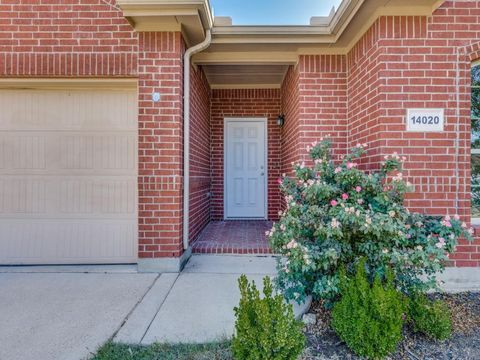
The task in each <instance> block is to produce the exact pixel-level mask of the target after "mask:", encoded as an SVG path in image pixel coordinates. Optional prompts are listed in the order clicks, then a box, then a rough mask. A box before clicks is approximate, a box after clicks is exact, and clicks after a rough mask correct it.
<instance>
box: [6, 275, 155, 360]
mask: <svg viewBox="0 0 480 360" xmlns="http://www.w3.org/2000/svg"><path fill="white" fill-rule="evenodd" d="M62 269H63V270H62ZM79 269H85V268H84V267H83V268H82V267H80V268H79ZM111 269H114V270H112V271H114V272H109V268H108V267H107V268H102V270H101V271H103V273H95V272H93V273H75V272H70V273H69V272H59V271H75V268H71V267H56V268H55V267H51V268H7V267H6V268H1V267H0V339H1V340H0V342H1V345H0V359H1V360H14V359H15V360H30V359H31V360H34V359H35V360H38V359H42V360H79V359H85V358H87V357H89V355H91V354H92V353H94V352H95V350H96V349H97V348H98V347H99V346H100V345H102V344H103V343H104V342H105V341H107V340H108V339H110V338H111V337H112V336H113V335H114V334H115V333H116V332H117V331H118V329H119V328H120V327H121V325H122V323H123V322H124V320H125V319H126V317H127V316H128V315H129V313H130V312H131V311H132V310H133V308H134V307H135V306H136V305H137V303H138V302H140V301H141V300H142V298H143V297H144V295H145V294H146V293H147V292H148V290H149V289H150V287H151V286H152V284H153V283H154V282H155V280H156V279H157V277H158V275H157V274H138V273H135V268H133V269H132V271H130V270H129V268H128V267H123V268H115V267H111ZM119 269H120V272H118V270H119ZM87 270H88V269H87ZM28 271H34V272H30V273H29V272H28ZM42 271H45V272H42ZM90 271H91V270H90ZM105 271H107V273H105Z"/></svg>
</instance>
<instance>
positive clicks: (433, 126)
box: [406, 109, 445, 132]
mask: <svg viewBox="0 0 480 360" xmlns="http://www.w3.org/2000/svg"><path fill="white" fill-rule="evenodd" d="M406 120H407V131H415V132H442V131H443V125H444V123H445V111H444V109H407V119H406Z"/></svg>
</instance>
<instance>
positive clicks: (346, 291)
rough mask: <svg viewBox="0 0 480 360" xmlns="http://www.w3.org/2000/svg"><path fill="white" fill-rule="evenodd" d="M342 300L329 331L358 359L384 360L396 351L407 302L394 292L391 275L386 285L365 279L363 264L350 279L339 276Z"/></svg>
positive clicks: (334, 309)
mask: <svg viewBox="0 0 480 360" xmlns="http://www.w3.org/2000/svg"><path fill="white" fill-rule="evenodd" d="M340 288H341V293H342V297H341V299H340V301H338V302H337V303H336V304H335V305H334V307H333V311H332V327H333V329H334V330H335V332H336V333H337V335H338V336H339V337H340V338H341V339H342V340H343V341H344V342H345V343H346V344H347V345H348V347H349V348H350V349H351V350H352V351H353V352H355V353H356V354H357V355H360V356H364V357H367V358H369V359H383V358H384V357H385V356H387V355H388V354H390V353H392V352H393V351H395V349H396V348H397V345H398V343H399V342H400V340H401V338H402V327H403V317H404V313H405V310H406V298H405V296H404V295H403V294H402V293H400V292H399V291H398V290H396V289H395V286H394V284H393V276H392V273H391V271H389V270H387V274H386V279H385V282H382V281H381V280H380V276H378V275H377V276H376V277H375V280H374V282H373V284H372V285H370V282H369V281H368V279H367V274H366V271H365V260H362V261H361V262H360V263H359V264H358V266H357V272H356V274H355V276H353V277H347V276H346V275H341V280H340Z"/></svg>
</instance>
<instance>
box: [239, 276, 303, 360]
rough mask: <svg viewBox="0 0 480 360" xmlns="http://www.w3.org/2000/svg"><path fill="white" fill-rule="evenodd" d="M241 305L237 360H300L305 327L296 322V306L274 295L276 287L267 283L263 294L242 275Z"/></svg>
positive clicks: (264, 281) (268, 279)
mask: <svg viewBox="0 0 480 360" xmlns="http://www.w3.org/2000/svg"><path fill="white" fill-rule="evenodd" d="M238 284H239V287H240V295H241V298H240V304H239V306H238V307H235V309H234V311H235V316H236V322H235V330H236V334H235V336H234V338H233V341H232V352H233V355H234V358H235V359H236V360H296V359H297V358H298V356H299V355H300V353H301V352H302V350H303V348H304V346H305V337H304V335H303V333H302V328H303V325H302V323H301V322H300V321H297V320H295V316H294V314H293V308H292V305H289V304H286V303H285V300H284V298H283V296H282V295H280V294H277V295H275V296H274V295H272V293H273V290H272V284H271V282H270V278H269V277H268V276H267V277H265V278H264V279H263V294H264V297H263V298H260V292H259V291H258V290H257V288H256V286H255V282H252V284H249V283H248V280H247V277H246V276H245V275H242V276H241V277H240V278H239V279H238Z"/></svg>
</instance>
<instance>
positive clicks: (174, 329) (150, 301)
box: [114, 255, 275, 344]
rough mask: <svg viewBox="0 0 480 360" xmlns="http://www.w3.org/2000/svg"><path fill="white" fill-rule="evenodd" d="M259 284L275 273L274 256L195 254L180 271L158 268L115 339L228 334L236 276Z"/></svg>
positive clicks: (198, 338)
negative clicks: (151, 281) (159, 270)
mask: <svg viewBox="0 0 480 360" xmlns="http://www.w3.org/2000/svg"><path fill="white" fill-rule="evenodd" d="M241 274H246V275H247V276H248V277H249V279H251V280H255V282H256V283H257V284H259V285H261V283H262V279H263V277H264V276H265V275H274V274H275V259H274V258H273V257H270V256H269V257H254V256H215V255H194V256H192V258H191V259H190V261H189V262H188V264H187V265H186V267H185V269H184V271H183V272H182V273H181V274H162V275H161V276H160V277H159V278H158V279H157V280H156V282H155V284H154V285H153V286H152V288H151V290H150V291H149V292H148V294H147V295H146V296H145V298H144V299H143V301H142V302H141V303H140V304H139V305H138V306H137V307H136V308H135V310H134V311H133V312H132V314H131V315H130V316H129V317H128V319H127V321H126V322H125V324H124V325H123V327H122V328H121V329H120V331H119V332H118V333H117V335H116V336H115V338H114V341H116V342H121V343H135V344H138V343H141V344H151V343H154V342H170V343H178V342H183V343H202V342H210V341H216V340H221V339H223V338H227V337H231V335H232V334H233V329H234V322H235V318H234V313H233V307H234V306H236V305H238V301H239V299H240V294H239V291H238V285H237V279H238V277H239V276H240V275H241Z"/></svg>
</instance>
